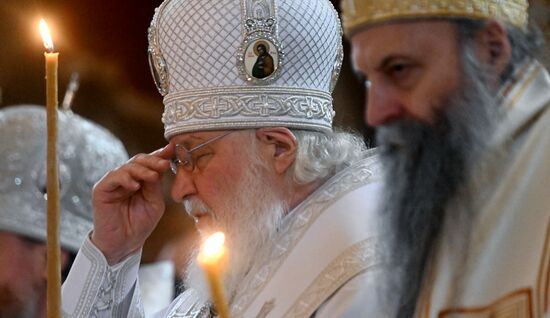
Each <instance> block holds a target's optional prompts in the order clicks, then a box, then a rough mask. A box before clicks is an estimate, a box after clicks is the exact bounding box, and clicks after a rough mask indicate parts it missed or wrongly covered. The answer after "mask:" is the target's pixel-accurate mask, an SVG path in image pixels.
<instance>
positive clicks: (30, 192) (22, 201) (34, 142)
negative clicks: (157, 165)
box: [0, 105, 128, 252]
mask: <svg viewBox="0 0 550 318" xmlns="http://www.w3.org/2000/svg"><path fill="white" fill-rule="evenodd" d="M58 131H59V132H58V145H57V149H58V160H59V185H60V203H61V225H60V226H61V227H60V241H61V246H62V247H64V248H66V249H67V250H69V251H73V252H76V251H78V249H79V248H80V245H81V244H82V242H83V241H84V238H85V236H86V234H87V233H88V232H89V231H90V229H91V228H92V204H91V201H92V187H93V186H94V184H95V183H96V182H97V181H99V179H100V178H101V177H102V176H103V175H104V174H105V173H106V172H107V171H109V170H111V169H114V168H116V167H117V166H119V165H120V164H122V163H123V162H125V161H126V160H128V154H127V153H126V150H125V149H124V146H123V145H122V143H121V142H120V140H118V139H117V138H116V137H115V136H113V135H112V134H111V133H110V132H109V131H107V130H106V129H105V128H103V127H101V126H98V125H96V124H94V123H92V122H90V121H88V120H86V119H84V118H82V117H80V116H78V115H76V114H74V113H72V112H70V111H68V112H66V111H60V112H58ZM46 194H47V193H46V109H45V108H44V107H40V106H30V105H20V106H13V107H7V108H3V109H2V110H0V231H8V232H12V233H17V234H20V235H24V236H27V237H30V238H33V239H36V240H39V241H43V242H45V241H46V219H47V218H46V198H47V196H46Z"/></svg>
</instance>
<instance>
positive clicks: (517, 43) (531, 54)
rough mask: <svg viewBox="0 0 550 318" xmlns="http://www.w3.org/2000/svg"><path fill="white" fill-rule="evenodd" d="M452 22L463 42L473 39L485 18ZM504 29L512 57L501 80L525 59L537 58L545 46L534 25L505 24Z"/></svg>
mask: <svg viewBox="0 0 550 318" xmlns="http://www.w3.org/2000/svg"><path fill="white" fill-rule="evenodd" d="M453 22H454V23H455V24H456V26H457V28H458V31H459V36H460V40H461V41H462V42H463V43H464V42H469V41H471V40H473V38H474V37H475V35H476V34H477V32H478V31H479V30H481V29H482V28H483V27H484V26H485V25H486V23H487V20H476V19H467V18H461V19H456V20H453ZM506 31H507V33H508V40H509V41H510V44H511V46H512V57H511V59H510V63H509V64H508V67H507V68H506V70H505V71H504V72H503V74H502V76H501V81H502V82H505V81H506V80H508V79H509V78H510V77H511V76H512V74H513V73H514V71H515V70H516V69H517V68H518V67H519V66H520V65H521V64H522V63H523V62H524V61H525V60H526V59H529V58H538V57H539V55H541V54H542V52H543V49H544V46H545V45H544V37H543V35H542V32H541V31H540V29H539V28H537V27H536V26H535V25H532V24H531V25H529V26H527V27H526V28H525V29H521V28H519V27H516V26H513V25H506Z"/></svg>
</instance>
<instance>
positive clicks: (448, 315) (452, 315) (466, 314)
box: [439, 288, 533, 318]
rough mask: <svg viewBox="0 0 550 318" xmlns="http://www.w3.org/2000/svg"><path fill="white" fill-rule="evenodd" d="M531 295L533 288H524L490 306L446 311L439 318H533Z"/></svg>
mask: <svg viewBox="0 0 550 318" xmlns="http://www.w3.org/2000/svg"><path fill="white" fill-rule="evenodd" d="M531 293H532V291H531V288H524V289H520V290H517V291H515V292H512V293H510V294H508V295H506V296H504V297H502V298H500V299H499V300H497V301H495V302H493V303H492V304H490V305H488V306H483V307H470V308H453V309H446V310H443V311H441V312H440V313H439V318H533V308H532V307H533V304H532V299H531V298H532V295H531Z"/></svg>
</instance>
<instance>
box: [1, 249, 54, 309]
mask: <svg viewBox="0 0 550 318" xmlns="http://www.w3.org/2000/svg"><path fill="white" fill-rule="evenodd" d="M12 243H13V244H10V246H9V247H8V246H6V245H4V244H0V269H1V270H0V302H1V303H3V305H6V306H7V305H8V304H11V305H13V304H14V303H16V302H18V301H22V300H25V299H28V298H31V297H33V295H34V294H35V293H36V292H37V291H38V289H40V288H41V286H42V285H44V284H45V281H43V279H42V277H41V273H40V271H39V269H38V268H37V266H38V265H39V264H41V263H42V262H41V260H37V259H35V258H36V257H37V253H35V251H34V250H33V249H32V248H27V247H26V246H25V244H18V243H17V242H12Z"/></svg>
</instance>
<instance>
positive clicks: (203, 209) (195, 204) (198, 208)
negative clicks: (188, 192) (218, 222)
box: [183, 197, 215, 218]
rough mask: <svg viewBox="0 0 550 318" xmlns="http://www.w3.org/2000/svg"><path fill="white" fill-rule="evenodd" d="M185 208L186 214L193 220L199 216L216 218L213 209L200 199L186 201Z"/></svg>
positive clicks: (192, 198)
mask: <svg viewBox="0 0 550 318" xmlns="http://www.w3.org/2000/svg"><path fill="white" fill-rule="evenodd" d="M183 207H184V208H185V212H186V213H187V214H188V215H189V216H190V217H193V218H194V215H197V214H209V215H210V216H212V217H215V214H214V213H213V211H212V209H211V208H210V207H209V206H208V205H206V203H204V201H202V200H201V199H199V198H198V197H189V198H186V199H184V200H183Z"/></svg>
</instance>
